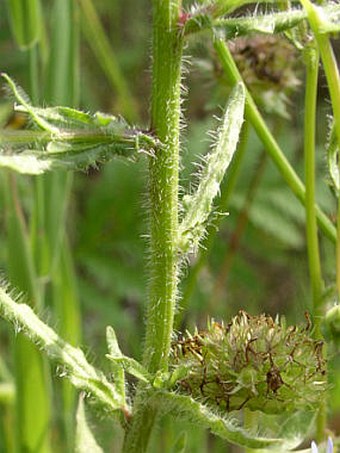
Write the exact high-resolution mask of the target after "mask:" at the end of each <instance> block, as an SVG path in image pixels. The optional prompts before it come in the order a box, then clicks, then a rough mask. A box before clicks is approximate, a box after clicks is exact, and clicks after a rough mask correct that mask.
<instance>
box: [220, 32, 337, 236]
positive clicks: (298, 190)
mask: <svg viewBox="0 0 340 453" xmlns="http://www.w3.org/2000/svg"><path fill="white" fill-rule="evenodd" d="M214 47H215V50H216V52H217V54H218V57H219V59H220V61H221V64H222V67H223V70H224V71H225V74H226V75H227V77H228V79H229V82H230V83H231V84H232V85H235V84H236V83H237V82H239V81H241V80H242V77H241V75H240V73H239V71H238V69H237V67H236V64H235V62H234V60H233V57H232V56H231V53H230V51H229V49H228V47H227V45H226V43H225V42H224V40H223V39H222V38H220V37H215V40H214ZM246 99H247V103H246V118H247V119H248V120H249V121H250V123H251V124H252V125H253V127H254V129H255V131H256V133H257V135H258V137H259V138H260V140H261V141H262V143H263V145H264V147H265V149H266V151H267V152H268V153H269V155H270V156H271V158H272V159H273V161H274V163H275V165H276V166H277V168H278V169H279V171H280V173H281V174H282V176H283V178H284V180H285V181H286V183H287V184H288V186H289V187H290V188H291V190H292V192H293V193H294V195H295V196H296V197H297V198H298V200H300V201H301V203H302V204H305V202H306V191H305V187H304V185H303V184H302V182H301V181H300V179H299V177H298V176H297V174H296V173H295V171H294V169H293V168H292V166H291V165H290V163H289V162H288V160H287V158H286V157H285V155H284V154H283V152H282V150H281V148H280V147H279V145H278V143H277V141H276V140H275V138H274V137H273V135H272V134H271V132H270V131H269V129H268V127H267V125H266V123H265V122H264V120H263V118H262V116H261V114H260V112H259V110H258V109H257V107H256V104H255V102H254V100H253V98H252V96H251V95H250V93H249V92H248V91H247V97H246ZM315 209H316V215H317V219H318V222H319V225H320V228H321V229H322V231H323V232H324V234H325V235H326V236H327V237H328V238H329V239H330V240H331V241H332V242H335V241H336V231H335V228H334V225H333V224H332V222H331V221H330V220H329V218H328V217H327V216H326V215H325V214H324V213H323V212H322V211H321V209H320V208H319V207H318V206H316V208H315Z"/></svg>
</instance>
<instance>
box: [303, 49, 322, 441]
mask: <svg viewBox="0 0 340 453" xmlns="http://www.w3.org/2000/svg"><path fill="white" fill-rule="evenodd" d="M305 62H306V84H305V86H306V93H305V118H304V138H305V142H304V154H305V180H306V205H305V206H306V237H307V250H308V262H309V275H310V280H311V286H312V297H313V313H314V315H316V316H315V318H314V319H315V321H314V322H315V327H316V335H320V333H319V323H320V319H321V318H320V315H322V308H323V307H322V291H323V280H322V274H321V262H320V251H319V241H318V227H317V219H316V212H315V124H316V107H317V93H318V72H319V52H318V50H317V49H316V47H312V46H310V47H309V48H308V49H306V50H305ZM326 423H327V408H326V404H325V402H322V403H321V405H320V408H319V411H318V415H317V419H316V440H317V441H318V442H321V441H322V440H324V438H325V431H326Z"/></svg>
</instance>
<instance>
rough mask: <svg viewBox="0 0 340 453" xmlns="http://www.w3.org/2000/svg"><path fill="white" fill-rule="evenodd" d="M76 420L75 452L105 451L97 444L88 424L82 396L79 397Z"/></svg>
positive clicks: (100, 452)
mask: <svg viewBox="0 0 340 453" xmlns="http://www.w3.org/2000/svg"><path fill="white" fill-rule="evenodd" d="M76 420H77V426H76V436H75V453H89V452H91V453H104V451H103V449H102V448H101V447H100V446H99V445H98V444H97V442H96V439H95V438H94V436H93V434H92V432H91V430H90V428H89V426H88V424H87V420H86V414H85V405H84V399H83V397H82V396H80V398H79V403H78V409H77V414H76Z"/></svg>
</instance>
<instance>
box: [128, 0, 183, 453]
mask: <svg viewBox="0 0 340 453" xmlns="http://www.w3.org/2000/svg"><path fill="white" fill-rule="evenodd" d="M179 12H180V1H179V0H154V2H153V81H152V112H151V115H152V118H151V129H152V131H153V132H154V133H155V134H156V135H157V137H158V138H159V139H160V140H161V142H163V143H164V145H165V146H164V149H162V150H161V151H160V152H158V153H157V154H156V157H155V158H150V165H149V197H150V262H149V272H150V282H149V300H148V308H147V326H146V338H145V348H144V357H143V364H144V366H145V367H146V368H147V369H148V370H149V372H150V373H156V372H157V371H158V370H163V371H165V370H166V369H167V366H168V355H169V352H170V345H171V335H172V330H173V322H174V314H175V305H176V297H177V274H178V258H177V245H176V244H177V235H178V163H179V135H180V91H181V86H180V84H181V59H182V48H183V37H182V35H181V34H180V32H179V29H178V27H177V23H178V18H179ZM165 62H166V64H165ZM156 417H157V409H156V408H153V407H150V406H149V407H148V402H147V395H145V388H144V387H143V386H140V387H139V389H138V392H137V396H136V401H135V406H134V416H133V420H132V424H131V426H130V429H129V431H128V433H127V436H126V439H125V443H124V452H126V453H127V452H129V453H130V452H140V453H141V452H144V451H146V449H147V445H148V440H149V436H150V433H151V430H152V426H153V424H154V421H155V420H156Z"/></svg>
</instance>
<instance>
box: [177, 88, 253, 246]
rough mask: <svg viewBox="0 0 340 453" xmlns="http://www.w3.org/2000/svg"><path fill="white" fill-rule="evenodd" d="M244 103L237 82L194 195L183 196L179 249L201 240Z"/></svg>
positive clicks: (230, 155)
mask: <svg viewBox="0 0 340 453" xmlns="http://www.w3.org/2000/svg"><path fill="white" fill-rule="evenodd" d="M244 105H245V88H244V85H243V84H242V83H239V84H238V85H236V87H235V88H234V90H233V92H232V94H231V95H230V98H229V101H228V104H227V106H226V110H225V114H224V118H223V121H222V123H221V125H220V127H219V128H218V130H217V139H216V143H215V145H214V147H213V149H212V151H211V153H210V154H208V156H207V157H206V165H205V167H204V168H203V170H202V172H201V175H200V182H199V185H198V187H197V189H196V191H195V193H194V194H193V195H186V196H184V197H183V205H184V216H183V220H182V222H181V224H180V227H179V241H178V242H179V248H180V250H181V251H182V252H188V251H189V250H190V249H193V250H196V249H197V247H198V244H199V241H200V240H201V239H202V237H203V235H204V233H205V228H206V224H207V220H208V218H209V216H210V214H211V211H212V206H213V200H214V198H215V197H216V196H217V195H218V193H219V190H220V184H221V182H222V179H223V176H224V174H225V172H226V170H227V168H228V166H229V164H230V162H231V160H232V158H233V155H234V152H235V150H236V145H237V142H238V139H239V135H240V131H241V127H242V123H243V115H244Z"/></svg>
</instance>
